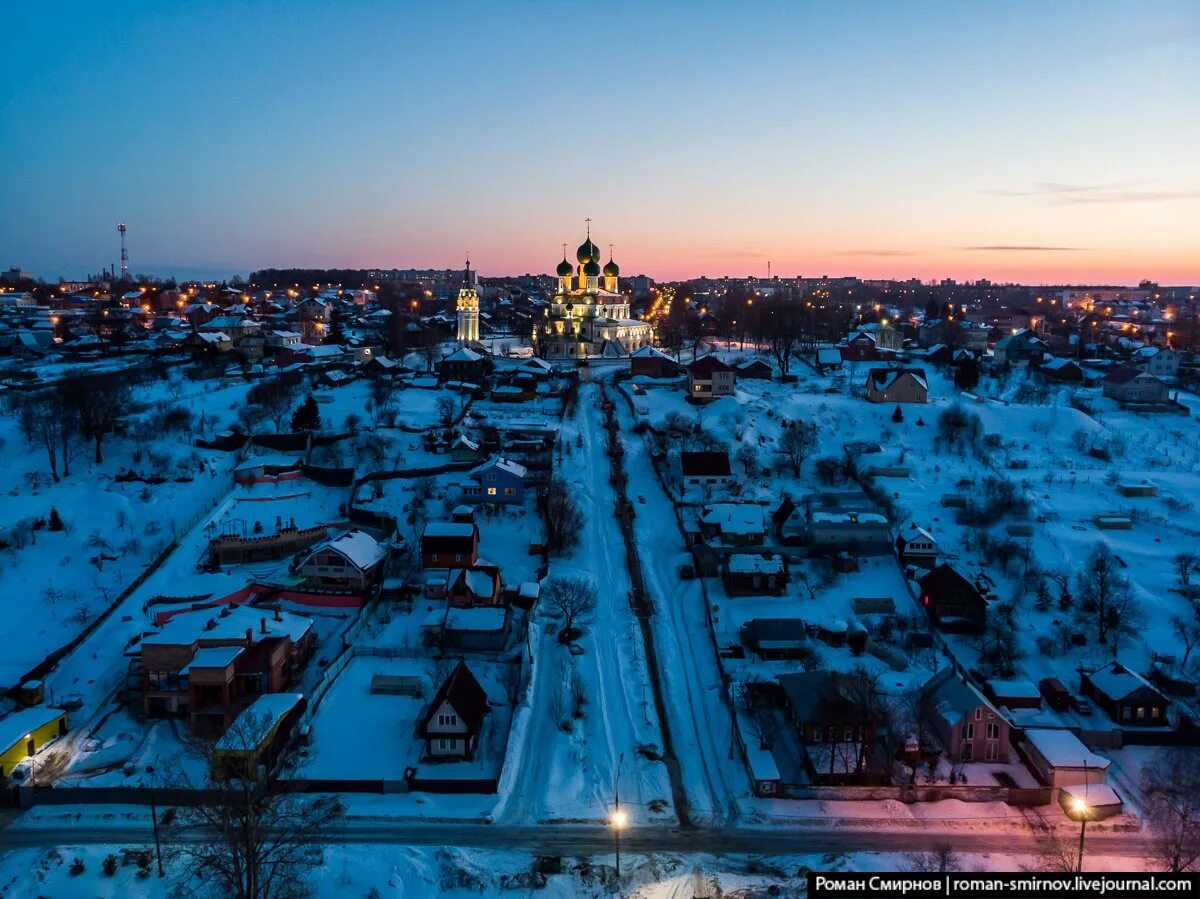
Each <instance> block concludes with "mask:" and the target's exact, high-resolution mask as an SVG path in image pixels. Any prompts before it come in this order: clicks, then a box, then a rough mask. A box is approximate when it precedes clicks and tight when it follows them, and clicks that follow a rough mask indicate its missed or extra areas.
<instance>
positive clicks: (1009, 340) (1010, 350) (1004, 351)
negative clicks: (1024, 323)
mask: <svg viewBox="0 0 1200 899" xmlns="http://www.w3.org/2000/svg"><path fill="white" fill-rule="evenodd" d="M1049 355H1050V347H1049V345H1048V344H1047V343H1046V341H1044V340H1042V339H1041V338H1040V337H1038V336H1037V335H1036V334H1034V333H1033V332H1032V331H1030V330H1029V329H1027V328H1017V329H1016V330H1015V331H1013V332H1012V333H1011V334H1009V335H1008V336H1007V337H1001V338H1000V339H999V340H997V341H996V345H995V346H994V347H993V348H992V361H993V362H995V363H996V364H997V365H1029V364H1030V363H1037V362H1040V361H1041V360H1042V359H1043V358H1045V357H1046V356H1049Z"/></svg>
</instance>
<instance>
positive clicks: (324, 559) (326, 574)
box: [296, 530, 387, 590]
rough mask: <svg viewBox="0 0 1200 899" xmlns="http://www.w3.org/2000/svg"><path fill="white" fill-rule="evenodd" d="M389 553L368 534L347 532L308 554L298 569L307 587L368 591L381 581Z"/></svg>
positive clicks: (357, 531) (314, 548) (319, 545)
mask: <svg viewBox="0 0 1200 899" xmlns="http://www.w3.org/2000/svg"><path fill="white" fill-rule="evenodd" d="M385 558H387V550H386V549H385V548H384V547H383V546H382V545H381V544H380V543H379V542H378V541H377V540H376V539H375V538H374V537H372V536H371V535H370V534H368V533H366V532H365V531H359V530H352V531H343V532H342V533H340V534H338V535H337V536H335V537H332V538H330V539H328V540H323V541H322V542H320V543H318V544H317V545H316V546H314V547H312V549H310V550H309V551H308V554H307V555H306V556H305V557H304V558H303V559H302V560H301V562H300V563H299V564H298V565H297V566H296V573H297V574H299V575H300V576H301V577H303V578H304V583H305V586H306V587H309V588H310V589H311V588H316V589H329V588H337V589H343V590H365V589H367V588H368V587H370V586H371V585H372V584H374V583H376V582H377V581H378V580H379V576H380V574H381V572H382V570H383V561H384V559H385Z"/></svg>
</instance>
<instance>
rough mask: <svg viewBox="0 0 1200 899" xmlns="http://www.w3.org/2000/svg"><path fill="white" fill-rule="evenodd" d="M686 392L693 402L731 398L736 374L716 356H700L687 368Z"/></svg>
mask: <svg viewBox="0 0 1200 899" xmlns="http://www.w3.org/2000/svg"><path fill="white" fill-rule="evenodd" d="M687 376H688V379H687V392H688V396H689V397H690V398H692V399H695V400H711V399H714V398H716V397H720V396H733V393H734V387H735V385H736V384H737V373H736V372H735V371H734V370H733V369H732V368H731V367H729V366H728V365H726V364H725V363H724V362H722V361H721V360H720V359H718V358H717V357H716V356H713V355H708V356H702V357H701V358H699V359H697V360H696V361H695V362H692V363H690V364H689V365H688V366H687Z"/></svg>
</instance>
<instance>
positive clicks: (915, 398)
mask: <svg viewBox="0 0 1200 899" xmlns="http://www.w3.org/2000/svg"><path fill="white" fill-rule="evenodd" d="M866 396H867V400H868V402H872V403H927V402H929V380H928V379H927V378H926V377H925V369H923V368H873V369H871V370H870V371H869V372H868V373H867V392H866Z"/></svg>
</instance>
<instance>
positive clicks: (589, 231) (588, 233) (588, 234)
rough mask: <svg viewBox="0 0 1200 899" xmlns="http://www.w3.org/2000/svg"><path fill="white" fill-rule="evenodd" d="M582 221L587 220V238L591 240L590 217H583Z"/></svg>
mask: <svg viewBox="0 0 1200 899" xmlns="http://www.w3.org/2000/svg"><path fill="white" fill-rule="evenodd" d="M584 221H585V222H587V236H588V240H591V239H592V220H591V219H590V218H586V219H584Z"/></svg>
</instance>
